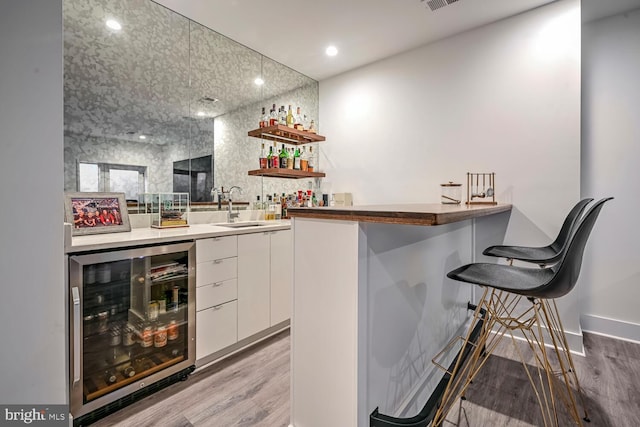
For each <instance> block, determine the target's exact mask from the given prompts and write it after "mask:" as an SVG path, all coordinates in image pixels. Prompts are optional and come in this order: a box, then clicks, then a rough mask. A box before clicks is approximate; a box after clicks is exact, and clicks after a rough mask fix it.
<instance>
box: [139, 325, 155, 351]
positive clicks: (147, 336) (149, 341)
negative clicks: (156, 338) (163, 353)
mask: <svg viewBox="0 0 640 427" xmlns="http://www.w3.org/2000/svg"><path fill="white" fill-rule="evenodd" d="M140 345H141V346H142V347H151V346H153V328H152V327H151V326H147V327H146V328H144V329H143V331H142V336H141V337H140Z"/></svg>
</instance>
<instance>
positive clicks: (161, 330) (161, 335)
mask: <svg viewBox="0 0 640 427" xmlns="http://www.w3.org/2000/svg"><path fill="white" fill-rule="evenodd" d="M165 345H167V328H165V327H164V326H158V329H156V334H155V338H154V340H153V346H154V347H164V346H165Z"/></svg>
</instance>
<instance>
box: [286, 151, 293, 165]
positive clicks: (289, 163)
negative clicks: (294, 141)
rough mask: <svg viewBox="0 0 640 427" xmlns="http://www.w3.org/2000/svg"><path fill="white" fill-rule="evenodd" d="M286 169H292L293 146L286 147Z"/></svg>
mask: <svg viewBox="0 0 640 427" xmlns="http://www.w3.org/2000/svg"><path fill="white" fill-rule="evenodd" d="M287 169H293V148H289V149H287Z"/></svg>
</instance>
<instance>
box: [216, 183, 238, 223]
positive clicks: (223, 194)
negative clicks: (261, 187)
mask: <svg viewBox="0 0 640 427" xmlns="http://www.w3.org/2000/svg"><path fill="white" fill-rule="evenodd" d="M233 190H238V191H240V194H242V188H240V187H238V186H237V185H234V186H233V187H231V188H230V189H229V190H228V191H225V190H224V187H220V188H219V189H218V188H214V189H213V190H211V194H214V193H216V194H217V195H218V210H221V209H222V202H223V201H224V200H225V199H226V200H227V204H228V205H229V210H228V212H227V222H234V220H235V219H236V218H238V216H239V215H240V213H239V212H236V213H234V212H233V199H232V197H231V194H232V192H233Z"/></svg>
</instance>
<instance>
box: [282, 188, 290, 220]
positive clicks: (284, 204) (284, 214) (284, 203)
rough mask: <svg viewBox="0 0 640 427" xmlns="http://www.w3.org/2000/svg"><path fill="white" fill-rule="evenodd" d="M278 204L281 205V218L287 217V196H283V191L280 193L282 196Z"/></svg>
mask: <svg viewBox="0 0 640 427" xmlns="http://www.w3.org/2000/svg"><path fill="white" fill-rule="evenodd" d="M280 204H281V205H282V218H283V219H286V218H289V217H288V216H287V208H288V204H287V197H286V196H285V194H284V193H282V197H281V198H280Z"/></svg>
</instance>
